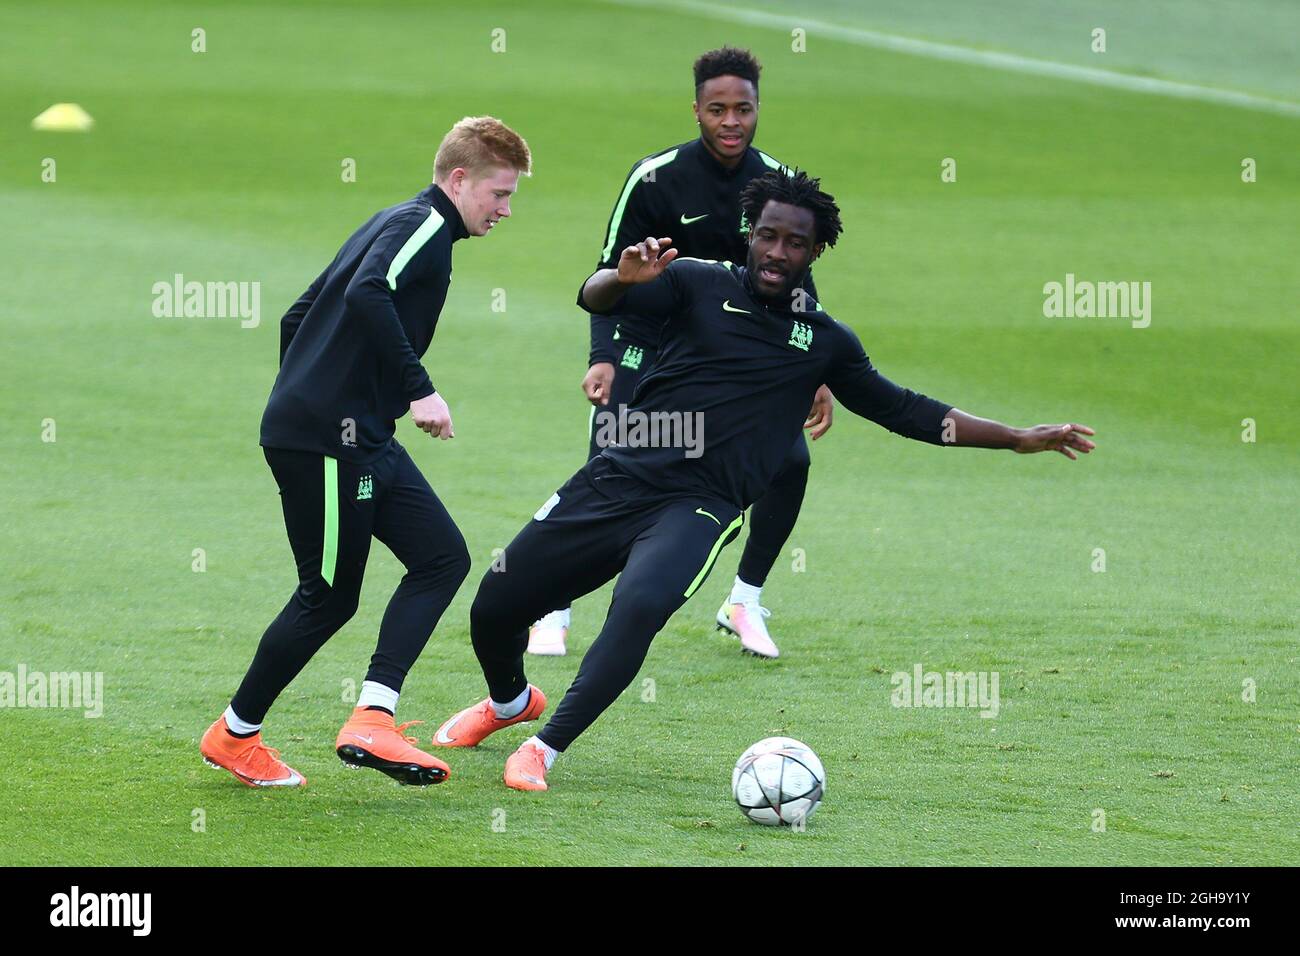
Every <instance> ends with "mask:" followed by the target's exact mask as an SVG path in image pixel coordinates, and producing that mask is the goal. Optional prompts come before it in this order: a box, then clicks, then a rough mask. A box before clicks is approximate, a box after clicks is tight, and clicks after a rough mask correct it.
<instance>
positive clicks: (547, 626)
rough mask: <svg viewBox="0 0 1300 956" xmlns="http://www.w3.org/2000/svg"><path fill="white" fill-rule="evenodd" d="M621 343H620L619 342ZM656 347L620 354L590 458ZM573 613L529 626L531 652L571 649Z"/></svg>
mask: <svg viewBox="0 0 1300 956" xmlns="http://www.w3.org/2000/svg"><path fill="white" fill-rule="evenodd" d="M615 344H617V343H615ZM655 354H656V353H655V351H654V350H653V349H649V348H644V347H642V346H637V345H627V346H624V347H623V348H622V349H621V350H620V352H619V355H620V358H619V361H618V362H617V363H615V367H614V381H613V383H612V384H611V385H610V390H609V404H608V405H601V406H599V407H596V406H594V405H593V406H592V409H591V420H590V422H589V424H588V429H587V460H588V461H590V460H591V459H593V458H595V457H596V456H597V455H599V454H600V453H601V450H602V449H603V448H604V447H605V445H606V444H607V438H606V436H608V435H609V434H610V432H609V430H608V429H602V427H601V426H602V424H604V423H605V422H607V421H608V422H610V423H611V424H614V423H617V421H618V410H619V407H620V406H622V407H627V406H628V405H631V404H632V395H633V394H634V393H635V392H636V387H637V385H639V384H640V382H641V377H642V376H643V375H644V374H645V373H646V371H647V370H648V369H649V368H650V366H651V365H653V364H654V361H655ZM570 619H571V614H570V608H569V607H568V605H565V606H564V607H562V608H558V609H557V610H554V611H551V612H550V613H549V614H546V615H545V616H543V617H542V618H540V619H539V620H537V621H535V622H534V623H533V626H532V627H531V628H529V629H528V653H529V654H537V655H539V656H542V657H561V656H563V655H565V654H567V653H568V637H569V624H570Z"/></svg>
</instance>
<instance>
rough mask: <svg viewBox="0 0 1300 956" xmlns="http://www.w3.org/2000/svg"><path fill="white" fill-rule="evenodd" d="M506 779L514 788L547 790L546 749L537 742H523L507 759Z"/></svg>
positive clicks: (507, 783)
mask: <svg viewBox="0 0 1300 956" xmlns="http://www.w3.org/2000/svg"><path fill="white" fill-rule="evenodd" d="M505 781H506V786H507V787H509V788H510V789H512V790H545V789H546V751H544V750H542V748H541V747H538V746H537V745H536V744H521V745H520V747H519V749H518V750H516V751H515V752H514V753H512V754H511V755H510V759H508V760H507V761H506V773H505Z"/></svg>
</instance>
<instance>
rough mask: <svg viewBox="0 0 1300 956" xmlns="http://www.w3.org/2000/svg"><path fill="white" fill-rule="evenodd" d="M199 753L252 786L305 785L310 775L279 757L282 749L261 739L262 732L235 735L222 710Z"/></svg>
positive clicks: (207, 733)
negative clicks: (299, 770) (242, 735)
mask: <svg viewBox="0 0 1300 956" xmlns="http://www.w3.org/2000/svg"><path fill="white" fill-rule="evenodd" d="M199 753H201V754H202V755H203V762H204V763H206V764H207V765H208V766H209V767H216V768H217V769H219V770H229V771H230V772H231V773H232V774H234V776H235V779H236V780H238V781H239V782H240V783H242V784H245V785H246V786H249V787H305V786H307V778H306V777H304V776H303V775H302V774H300V773H299V772H298V771H297V770H294V769H293V768H292V767H290V766H289V765H288V764H287V763H285V762H284V761H283V760H281V759H280V751H278V750H276V749H275V748H274V747H268V746H266V745H265V744H263V743H262V734H261V733H260V732H258V733H255V734H253V736H251V737H235V736H233V735H232V734H231V733H230V731H229V729H227V727H226V717H225V715H224V714H223V715H222V716H220V717H218V718H217V720H216V722H215V723H214V724H213V725H212V726H211V727H209V728H208V729H207V731H206V732H205V733H204V734H203V739H202V740H200V741H199Z"/></svg>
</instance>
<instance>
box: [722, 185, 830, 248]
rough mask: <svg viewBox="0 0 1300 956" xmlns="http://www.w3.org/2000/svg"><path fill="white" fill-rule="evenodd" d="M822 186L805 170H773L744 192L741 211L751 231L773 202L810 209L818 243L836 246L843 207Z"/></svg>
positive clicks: (741, 195) (742, 193)
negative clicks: (841, 208)
mask: <svg viewBox="0 0 1300 956" xmlns="http://www.w3.org/2000/svg"><path fill="white" fill-rule="evenodd" d="M821 184H822V181H821V180H820V179H813V178H812V177H811V176H809V175H808V174H807V173H805V172H804V171H803V170H801V169H795V170H791V171H790V172H786V171H784V170H781V169H769V170H768V171H767V172H765V173H764V174H763V175H762V176H756V177H755V178H754V179H751V180H750V181H749V185H747V186H746V187H745V188H744V190H743V191H742V192H741V194H740V209H741V212H743V213H744V215H745V221H746V222H748V223H749V224H750V227H751V228H752V227H753V226H754V224H756V223H757V222H758V217H759V216H760V215H762V213H763V209H764V208H765V207H766V206H767V204H768V203H769V202H774V201H775V202H783V203H787V204H789V205H791V206H798V207H799V208H801V209H807V210H808V211H809V212H811V213H812V214H813V223H814V229H815V231H816V241H817V242H824V243H826V245H828V246H833V245H835V240H836V239H838V238H839V237H840V233H841V232H843V231H844V226H843V224H841V222H840V207H839V206H837V205H835V197H834V196H831V195H829V194H828V193H824V192H822V190H821Z"/></svg>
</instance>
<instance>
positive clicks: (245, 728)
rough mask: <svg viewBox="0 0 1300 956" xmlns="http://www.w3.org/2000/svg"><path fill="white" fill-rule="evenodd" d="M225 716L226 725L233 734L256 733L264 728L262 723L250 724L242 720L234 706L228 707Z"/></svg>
mask: <svg viewBox="0 0 1300 956" xmlns="http://www.w3.org/2000/svg"><path fill="white" fill-rule="evenodd" d="M225 716H226V726H227V727H229V728H230V732H231V733H232V734H255V733H257V732H258V731H259V730H261V729H262V725H261V724H250V723H249V722H248V721H246V720H240V718H239V715H238V714H237V713H235V708H233V707H227V708H226V714H225Z"/></svg>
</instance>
